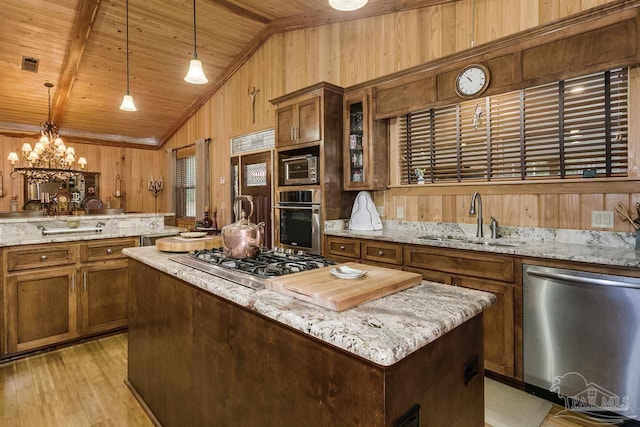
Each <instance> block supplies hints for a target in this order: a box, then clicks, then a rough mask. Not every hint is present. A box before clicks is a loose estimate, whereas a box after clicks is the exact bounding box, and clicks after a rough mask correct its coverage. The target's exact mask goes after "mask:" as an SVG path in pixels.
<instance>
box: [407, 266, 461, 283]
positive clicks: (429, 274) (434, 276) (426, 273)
mask: <svg viewBox="0 0 640 427" xmlns="http://www.w3.org/2000/svg"><path fill="white" fill-rule="evenodd" d="M405 270H406V271H411V272H412V273H418V274H420V275H422V280H428V281H429V282H436V283H444V284H445V285H451V284H453V278H452V277H451V275H450V274H447V273H443V272H441V271H433V270H425V269H423V268H411V267H405Z"/></svg>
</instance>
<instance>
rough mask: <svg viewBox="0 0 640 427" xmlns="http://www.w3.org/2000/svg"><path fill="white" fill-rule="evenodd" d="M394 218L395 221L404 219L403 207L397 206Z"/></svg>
mask: <svg viewBox="0 0 640 427" xmlns="http://www.w3.org/2000/svg"><path fill="white" fill-rule="evenodd" d="M396 218H397V219H402V218H404V207H402V206H398V207H397V208H396Z"/></svg>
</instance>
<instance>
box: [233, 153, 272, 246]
mask: <svg viewBox="0 0 640 427" xmlns="http://www.w3.org/2000/svg"><path fill="white" fill-rule="evenodd" d="M240 169H241V173H240V194H242V195H246V196H252V197H253V206H254V212H253V217H252V218H251V222H255V223H259V222H264V223H265V232H264V245H265V246H266V247H267V248H270V247H271V246H272V240H271V234H272V224H273V220H272V218H273V214H272V212H273V208H272V206H273V204H272V201H271V178H272V170H273V169H272V158H271V152H270V151H267V152H264V153H256V154H249V155H246V156H241V158H240ZM245 209H247V207H245ZM247 212H248V211H247Z"/></svg>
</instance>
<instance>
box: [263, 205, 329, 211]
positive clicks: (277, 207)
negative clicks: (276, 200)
mask: <svg viewBox="0 0 640 427" xmlns="http://www.w3.org/2000/svg"><path fill="white" fill-rule="evenodd" d="M273 208H274V209H298V210H314V211H319V210H320V206H281V205H275V206H274V207H273Z"/></svg>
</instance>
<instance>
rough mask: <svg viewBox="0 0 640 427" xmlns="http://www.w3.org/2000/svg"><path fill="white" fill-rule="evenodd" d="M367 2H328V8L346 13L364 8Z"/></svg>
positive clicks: (359, 0)
mask: <svg viewBox="0 0 640 427" xmlns="http://www.w3.org/2000/svg"><path fill="white" fill-rule="evenodd" d="M368 1H369V0H329V6H331V7H332V8H334V9H336V10H340V11H343V12H348V11H351V10H357V9H360V8H361V7H364V5H366V4H367V3H368Z"/></svg>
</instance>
